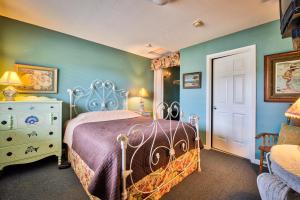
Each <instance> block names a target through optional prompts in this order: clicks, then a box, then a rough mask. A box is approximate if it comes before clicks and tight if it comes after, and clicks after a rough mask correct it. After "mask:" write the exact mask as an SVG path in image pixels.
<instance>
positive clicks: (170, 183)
mask: <svg viewBox="0 0 300 200" xmlns="http://www.w3.org/2000/svg"><path fill="white" fill-rule="evenodd" d="M68 158H69V161H70V162H71V165H72V168H73V169H74V171H75V173H76V175H77V177H78V178H79V180H80V182H81V184H82V186H83V188H84V190H85V191H86V193H87V194H88V196H89V198H90V199H91V200H100V199H99V198H98V197H95V196H93V195H91V194H90V193H89V192H88V185H89V183H90V181H91V179H92V177H93V176H94V171H93V170H91V169H90V168H89V167H88V166H87V164H86V163H85V162H84V161H83V160H82V159H81V158H80V156H79V155H78V154H77V153H76V152H75V151H74V150H73V149H71V148H69V151H68ZM197 158H198V156H197V149H192V150H190V151H188V152H186V153H185V154H183V155H181V156H180V157H178V158H177V159H175V160H174V161H172V162H171V163H170V165H169V167H168V168H167V169H164V168H160V169H158V170H157V171H155V172H153V173H151V174H149V175H147V176H145V177H144V178H142V179H141V180H139V181H138V182H137V183H135V184H134V185H131V186H129V188H128V194H129V197H128V199H129V200H140V199H150V200H156V199H160V198H161V197H162V196H163V195H164V194H166V193H167V192H169V191H170V189H171V188H172V187H174V186H175V185H177V184H178V183H180V182H181V181H182V180H183V179H184V178H185V177H187V176H188V175H190V174H191V173H192V172H194V171H195V170H196V169H197ZM158 174H159V175H158ZM162 183H164V184H162ZM161 185H163V186H161ZM160 186H161V187H160ZM158 187H160V188H159V189H158ZM155 189H156V191H155V192H153V193H152V194H149V193H147V192H149V191H152V190H155ZM120 190H121V188H120ZM140 191H143V192H140Z"/></svg>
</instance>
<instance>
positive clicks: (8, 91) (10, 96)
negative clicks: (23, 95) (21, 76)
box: [3, 86, 17, 101]
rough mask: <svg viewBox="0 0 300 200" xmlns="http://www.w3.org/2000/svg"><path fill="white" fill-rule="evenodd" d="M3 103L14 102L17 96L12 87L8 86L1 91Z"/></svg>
mask: <svg viewBox="0 0 300 200" xmlns="http://www.w3.org/2000/svg"><path fill="white" fill-rule="evenodd" d="M3 95H4V97H5V101H14V100H15V96H16V95H17V90H16V89H15V88H14V87H13V86H8V87H6V88H5V89H4V90H3Z"/></svg>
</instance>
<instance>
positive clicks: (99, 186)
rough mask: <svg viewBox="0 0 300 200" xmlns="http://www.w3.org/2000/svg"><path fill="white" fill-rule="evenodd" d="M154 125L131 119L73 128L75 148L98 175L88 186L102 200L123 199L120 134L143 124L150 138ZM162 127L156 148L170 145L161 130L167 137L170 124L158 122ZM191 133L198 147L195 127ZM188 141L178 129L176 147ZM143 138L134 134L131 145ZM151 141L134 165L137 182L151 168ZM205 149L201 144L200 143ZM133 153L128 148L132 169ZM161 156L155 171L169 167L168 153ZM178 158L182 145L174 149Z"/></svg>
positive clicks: (191, 137) (164, 152)
mask: <svg viewBox="0 0 300 200" xmlns="http://www.w3.org/2000/svg"><path fill="white" fill-rule="evenodd" d="M151 123H152V119H151V118H147V117H136V118H131V119H122V120H113V121H105V122H91V123H85V124H81V125H79V126H77V127H76V128H75V129H74V134H73V143H72V149H73V150H74V151H75V152H76V153H77V154H78V155H79V156H80V157H81V159H82V160H83V161H84V162H85V163H86V164H87V165H88V166H89V167H90V168H91V169H92V170H93V171H94V172H95V175H94V177H93V178H92V181H91V183H90V185H89V188H88V189H89V192H90V193H91V194H93V195H94V196H97V197H99V198H101V199H102V200H106V199H109V200H115V199H120V196H121V195H120V194H121V189H120V188H121V146H120V143H119V142H117V136H118V135H119V134H127V132H128V130H129V129H130V128H131V127H132V126H133V125H135V124H143V125H145V127H143V128H141V129H143V131H145V137H146V138H147V137H149V136H150V132H151V131H150V130H151V128H149V127H146V126H147V125H148V126H149V125H150V124H151ZM159 123H160V124H161V128H158V134H157V138H156V140H155V141H156V142H155V143H154V146H155V147H156V146H158V145H166V146H169V144H168V140H167V138H166V136H165V135H164V134H163V132H162V129H163V130H165V132H166V133H167V134H169V132H170V130H169V129H170V121H169V120H159ZM176 125H177V122H176V121H172V129H171V130H172V132H174V130H175V129H176ZM185 130H186V131H187V133H188V135H189V136H188V137H189V142H190V149H192V148H195V142H194V141H195V134H194V131H193V128H190V127H188V126H185ZM181 139H186V135H185V133H184V131H183V127H182V126H179V128H178V131H177V133H176V137H175V140H174V141H175V142H174V144H175V143H176V142H177V141H179V140H181ZM140 141H141V137H140V136H137V135H132V136H130V137H129V142H130V143H131V144H139V142H140ZM150 141H152V140H149V142H147V143H146V144H145V145H143V147H142V149H141V150H139V151H138V153H137V154H136V157H135V158H134V162H133V165H132V169H133V171H134V172H133V180H134V182H136V181H138V180H140V179H141V178H143V177H145V176H146V175H148V174H149V173H151V171H150V167H149V153H150V148H151V142H150ZM201 148H202V143H201ZM133 152H134V149H133V148H130V147H128V149H127V169H128V168H129V162H130V158H131V157H132V155H133ZM158 152H159V153H160V162H159V163H160V164H159V165H158V166H155V168H154V169H158V168H159V167H161V166H163V165H166V164H167V161H168V158H169V152H167V151H166V150H165V149H161V150H159V151H158ZM175 152H176V154H175V155H176V157H177V156H180V155H181V154H183V153H184V152H183V151H182V148H181V145H178V146H177V147H176V148H175ZM127 182H128V183H127V184H128V185H127V186H129V185H131V184H132V183H131V181H130V178H129V177H128V179H127Z"/></svg>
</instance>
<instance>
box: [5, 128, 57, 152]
mask: <svg viewBox="0 0 300 200" xmlns="http://www.w3.org/2000/svg"><path fill="white" fill-rule="evenodd" d="M60 137H61V130H57V129H56V128H52V129H51V128H38V129H34V128H28V129H16V130H10V131H0V148H1V147H6V146H12V145H18V144H24V143H32V142H36V141H41V140H52V139H57V140H58V141H60V140H61V138H60Z"/></svg>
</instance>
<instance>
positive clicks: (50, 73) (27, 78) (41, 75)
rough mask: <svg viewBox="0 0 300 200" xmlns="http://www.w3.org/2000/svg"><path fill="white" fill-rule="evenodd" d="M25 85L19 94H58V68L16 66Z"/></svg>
mask: <svg viewBox="0 0 300 200" xmlns="http://www.w3.org/2000/svg"><path fill="white" fill-rule="evenodd" d="M15 69H16V71H17V73H18V75H19V77H20V79H21V81H22V83H23V85H22V86H19V87H17V89H18V92H19V93H57V68H52V67H41V66H33V65H25V64H18V63H17V64H15Z"/></svg>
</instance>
